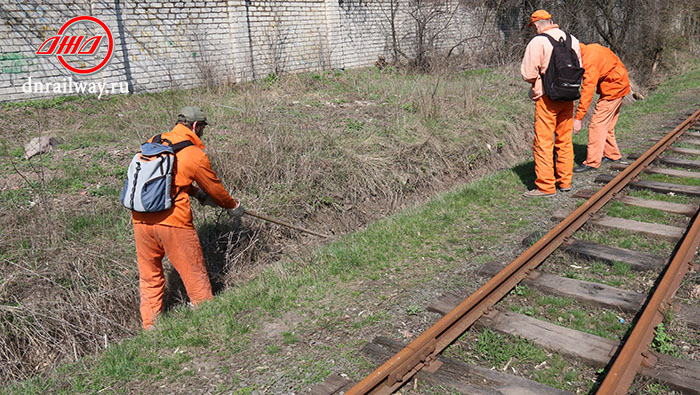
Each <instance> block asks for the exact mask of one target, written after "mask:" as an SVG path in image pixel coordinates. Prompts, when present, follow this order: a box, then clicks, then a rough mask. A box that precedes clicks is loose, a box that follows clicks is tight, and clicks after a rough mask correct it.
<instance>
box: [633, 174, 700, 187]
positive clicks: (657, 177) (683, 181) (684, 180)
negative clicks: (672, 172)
mask: <svg viewBox="0 0 700 395" xmlns="http://www.w3.org/2000/svg"><path fill="white" fill-rule="evenodd" d="M639 178H640V179H642V180H646V181H657V182H665V183H669V184H680V185H689V186H694V187H698V186H700V179H698V178H688V177H673V176H667V175H665V174H641V175H640V177H639Z"/></svg>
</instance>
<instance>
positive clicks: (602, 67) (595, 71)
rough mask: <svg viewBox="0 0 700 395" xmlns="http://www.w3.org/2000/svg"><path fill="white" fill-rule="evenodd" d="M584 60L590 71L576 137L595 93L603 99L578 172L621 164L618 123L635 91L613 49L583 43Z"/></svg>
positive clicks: (577, 118) (584, 82) (579, 113)
mask: <svg viewBox="0 0 700 395" xmlns="http://www.w3.org/2000/svg"><path fill="white" fill-rule="evenodd" d="M581 58H582V60H583V67H584V68H585V69H586V72H585V73H584V74H583V85H582V88H581V100H579V102H578V109H577V110H576V117H575V119H574V134H578V132H579V131H580V130H581V127H582V126H583V125H582V120H583V117H584V116H586V112H587V111H588V107H589V106H590V105H591V101H593V93H594V91H596V90H597V91H598V94H599V95H600V97H599V98H598V102H597V103H596V105H595V110H594V112H593V117H592V118H591V122H590V123H589V125H588V152H587V154H586V160H585V161H584V162H583V163H582V164H581V165H580V166H578V167H576V168H575V169H574V171H575V172H576V173H581V172H585V171H589V170H593V169H597V168H598V167H600V165H601V163H604V162H608V161H610V162H617V161H618V160H620V158H621V157H622V155H620V149H619V148H618V147H617V142H616V141H615V124H616V123H617V117H618V115H619V114H620V106H621V105H622V99H623V98H624V97H625V96H626V95H627V94H628V93H630V90H631V89H630V80H629V77H628V76H627V69H626V68H625V65H624V64H622V61H621V60H620V58H618V57H617V55H615V54H614V53H613V51H611V50H610V49H608V48H606V47H604V46H602V45H599V44H587V45H586V44H581Z"/></svg>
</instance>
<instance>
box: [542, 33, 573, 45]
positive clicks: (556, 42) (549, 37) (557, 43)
mask: <svg viewBox="0 0 700 395" xmlns="http://www.w3.org/2000/svg"><path fill="white" fill-rule="evenodd" d="M537 36H538V37H539V36H542V37H547V38H548V39H549V42H550V43H552V46H553V47H556V46H557V45H559V42H558V41H557V40H555V39H554V37H552V36H550V35H549V34H547V33H540V34H538V35H537ZM567 36H568V33H567Z"/></svg>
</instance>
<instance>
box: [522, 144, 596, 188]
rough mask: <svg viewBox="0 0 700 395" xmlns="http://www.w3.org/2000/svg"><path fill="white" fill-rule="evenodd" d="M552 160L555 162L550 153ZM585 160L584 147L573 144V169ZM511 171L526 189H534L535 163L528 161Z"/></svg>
mask: <svg viewBox="0 0 700 395" xmlns="http://www.w3.org/2000/svg"><path fill="white" fill-rule="evenodd" d="M552 155H553V156H554V159H555V160H556V155H554V153H552ZM584 160H586V145H584V144H575V143H574V167H576V166H577V165H579V164H580V163H581V162H583V161H584ZM513 171H514V172H515V174H517V175H518V177H519V178H520V182H522V183H523V185H525V187H526V188H527V189H534V188H535V162H534V161H529V162H524V163H521V164H519V165H517V166H515V167H513Z"/></svg>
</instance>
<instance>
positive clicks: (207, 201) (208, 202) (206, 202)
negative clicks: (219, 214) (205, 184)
mask: <svg viewBox="0 0 700 395" xmlns="http://www.w3.org/2000/svg"><path fill="white" fill-rule="evenodd" d="M194 197H195V198H196V199H197V200H198V201H199V204H201V205H202V206H211V207H217V204H216V203H214V200H213V199H212V198H211V196H209V195H207V193H206V192H204V191H203V190H201V189H198V190H197V192H196V193H195V194H194Z"/></svg>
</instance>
